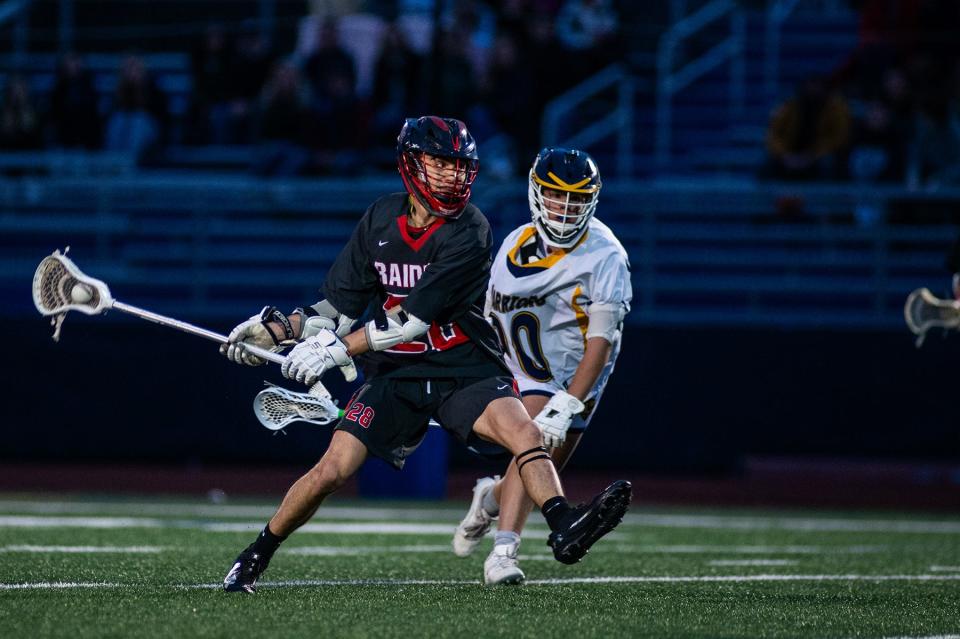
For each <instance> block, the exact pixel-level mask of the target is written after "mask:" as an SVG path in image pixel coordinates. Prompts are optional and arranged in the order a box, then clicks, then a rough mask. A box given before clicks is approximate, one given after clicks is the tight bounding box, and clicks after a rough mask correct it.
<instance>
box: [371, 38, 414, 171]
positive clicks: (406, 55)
mask: <svg viewBox="0 0 960 639" xmlns="http://www.w3.org/2000/svg"><path fill="white" fill-rule="evenodd" d="M425 88H426V87H425V81H424V67H423V58H422V57H421V56H420V55H419V54H418V53H417V52H416V51H414V50H413V49H412V48H411V47H410V45H409V44H408V43H407V38H406V35H405V34H404V32H403V30H402V29H401V28H400V27H399V25H398V24H396V23H394V24H391V25H389V26H388V27H387V29H386V31H384V39H383V48H382V49H381V51H380V57H379V58H378V59H377V62H376V66H375V68H374V75H373V94H372V95H371V100H372V104H373V106H374V108H375V109H376V113H375V114H374V121H373V136H374V141H375V142H376V143H377V145H379V146H381V147H382V148H383V149H384V150H387V149H389V153H386V154H385V155H384V157H383V162H382V163H388V164H389V165H393V164H395V162H396V157H395V153H394V152H393V146H394V143H395V141H396V137H397V122H402V121H403V118H405V117H408V116H410V115H411V114H414V113H420V112H421V111H424V110H426V109H425V104H424V96H425ZM375 161H376V162H377V163H381V162H380V158H377V159H376V160H375Z"/></svg>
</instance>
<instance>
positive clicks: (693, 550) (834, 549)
mask: <svg viewBox="0 0 960 639" xmlns="http://www.w3.org/2000/svg"><path fill="white" fill-rule="evenodd" d="M614 549H615V550H617V551H618V552H630V553H651V554H663V555H684V554H691V555H711V554H736V555H828V554H829V555H865V554H871V553H880V552H887V551H889V550H890V547H889V546H882V545H876V546H864V545H854V546H792V545H791V546H750V545H743V544H739V545H719V544H711V545H671V546H662V545H642V544H619V545H616V546H614Z"/></svg>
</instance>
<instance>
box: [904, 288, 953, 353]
mask: <svg viewBox="0 0 960 639" xmlns="http://www.w3.org/2000/svg"><path fill="white" fill-rule="evenodd" d="M903 319H904V320H905V321H906V322H907V327H908V328H909V329H910V332H912V333H913V334H914V335H916V336H917V347H918V348H919V347H920V346H921V345H922V344H923V339H924V337H926V335H927V331H929V330H930V329H931V328H942V329H955V328H957V327H960V303H958V302H956V301H953V300H942V299H940V298H938V297H937V296H936V295H934V294H933V293H931V292H930V289H927V288H918V289H916V290H915V291H913V292H912V293H910V295H908V296H907V301H906V302H905V303H904V305H903Z"/></svg>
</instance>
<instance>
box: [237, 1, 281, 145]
mask: <svg viewBox="0 0 960 639" xmlns="http://www.w3.org/2000/svg"><path fill="white" fill-rule="evenodd" d="M274 59H275V58H274V54H273V51H272V50H271V48H270V45H269V43H268V42H267V39H266V38H265V37H264V36H263V34H261V33H260V30H259V29H258V28H257V25H256V23H254V22H253V21H251V20H247V21H245V22H244V23H243V25H242V26H241V29H240V33H239V35H238V36H237V44H236V48H235V51H234V55H233V56H232V60H233V63H232V64H231V65H230V73H229V88H228V94H229V97H230V116H229V121H230V126H229V127H228V128H229V132H228V141H229V142H231V143H236V144H248V143H250V142H251V141H252V139H253V129H254V124H255V116H256V112H257V105H258V101H259V99H260V95H261V92H262V91H263V88H264V85H265V84H266V82H267V77H268V76H269V75H270V73H271V69H272V68H273V65H274Z"/></svg>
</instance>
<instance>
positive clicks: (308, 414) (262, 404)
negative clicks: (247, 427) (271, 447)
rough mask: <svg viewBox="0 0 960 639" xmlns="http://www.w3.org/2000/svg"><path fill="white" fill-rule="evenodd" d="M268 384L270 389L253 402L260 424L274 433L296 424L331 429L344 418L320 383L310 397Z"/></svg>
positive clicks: (312, 389) (261, 393)
mask: <svg viewBox="0 0 960 639" xmlns="http://www.w3.org/2000/svg"><path fill="white" fill-rule="evenodd" d="M264 383H265V384H266V385H267V388H264V389H263V390H262V391H260V392H259V393H257V396H256V397H254V398H253V412H254V414H255V415H256V416H257V419H258V420H260V423H261V424H263V425H264V427H266V428H269V429H270V430H283V429H284V428H286V427H287V426H288V425H289V424H291V423H293V422H307V423H308V424H317V425H319V426H327V425H329V424H332V423H333V422H335V421H337V420H338V419H340V418H341V417H343V411H342V410H340V409H339V408H338V407H337V405H336V403H334V401H333V397H332V396H331V395H330V393H329V392H328V391H327V389H326V388H324V386H323V384H321V383H320V382H317V383H316V384H314V385H313V386H312V387H310V390H309V391H308V392H306V393H295V392H294V391H291V390H287V389H286V388H283V387H280V386H275V385H274V384H271V383H270V382H264Z"/></svg>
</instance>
